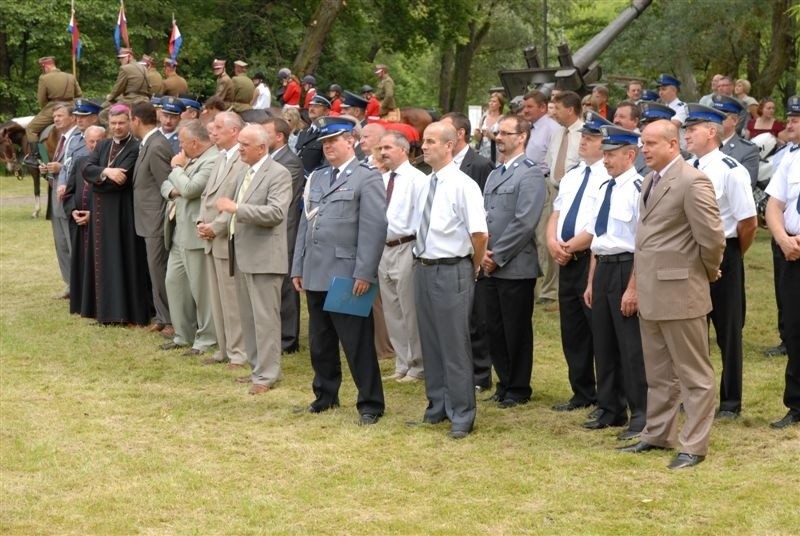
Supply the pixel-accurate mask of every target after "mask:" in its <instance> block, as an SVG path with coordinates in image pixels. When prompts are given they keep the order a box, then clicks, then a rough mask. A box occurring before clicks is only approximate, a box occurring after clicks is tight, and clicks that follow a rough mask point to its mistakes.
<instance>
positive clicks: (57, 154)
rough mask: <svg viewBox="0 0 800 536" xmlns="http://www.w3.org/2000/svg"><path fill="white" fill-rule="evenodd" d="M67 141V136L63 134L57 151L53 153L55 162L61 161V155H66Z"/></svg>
mask: <svg viewBox="0 0 800 536" xmlns="http://www.w3.org/2000/svg"><path fill="white" fill-rule="evenodd" d="M66 142H67V136H66V135H64V134H62V135H61V138H59V140H58V146H57V147H56V152H55V153H54V154H53V162H60V161H61V157H62V156H64V145H65V144H66Z"/></svg>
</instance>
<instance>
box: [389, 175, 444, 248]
mask: <svg viewBox="0 0 800 536" xmlns="http://www.w3.org/2000/svg"><path fill="white" fill-rule="evenodd" d="M394 173H395V178H394V187H393V188H392V198H391V200H390V201H389V205H388V206H387V207H386V219H387V220H388V222H389V226H388V227H387V229H386V241H387V242H388V241H390V240H398V239H400V238H405V237H407V236H411V235H415V234H417V228H418V226H419V220H420V218H421V217H422V208H423V207H417V199H418V198H419V195H420V192H421V191H422V190H423V189H424V190H426V196H427V187H426V184H427V180H428V179H427V177H426V176H425V174H424V173H423V172H421V171H420V170H418V169H417V168H415V167H414V166H412V165H411V162H409V161H408V160H406V161H405V162H403V163H402V164H401V165H400V166H398V168H397V169H396V170H394ZM390 174H391V173H384V174H383V185H384V186H388V184H389V176H390ZM437 177H438V175H437ZM438 194H439V188H438V186H437V188H436V195H438Z"/></svg>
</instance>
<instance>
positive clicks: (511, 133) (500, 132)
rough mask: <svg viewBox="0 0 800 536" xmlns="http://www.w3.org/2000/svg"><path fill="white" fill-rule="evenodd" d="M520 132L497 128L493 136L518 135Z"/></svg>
mask: <svg viewBox="0 0 800 536" xmlns="http://www.w3.org/2000/svg"><path fill="white" fill-rule="evenodd" d="M520 134H522V132H509V131H507V130H498V131H497V134H495V136H519V135H520Z"/></svg>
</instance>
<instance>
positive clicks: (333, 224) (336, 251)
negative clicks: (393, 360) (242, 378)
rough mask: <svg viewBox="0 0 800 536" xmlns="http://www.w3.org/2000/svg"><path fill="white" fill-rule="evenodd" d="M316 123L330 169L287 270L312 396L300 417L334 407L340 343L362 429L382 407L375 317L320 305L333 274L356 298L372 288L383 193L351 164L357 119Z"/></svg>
mask: <svg viewBox="0 0 800 536" xmlns="http://www.w3.org/2000/svg"><path fill="white" fill-rule="evenodd" d="M320 125H321V128H320V133H319V139H320V140H321V141H322V149H323V152H324V155H325V158H326V159H327V161H328V162H329V163H330V164H329V165H327V166H323V167H321V168H318V169H317V170H316V171H314V173H313V174H312V175H311V176H310V177H309V178H308V184H307V185H306V190H305V193H304V208H303V212H304V214H303V216H301V217H300V228H299V230H298V232H297V244H296V245H295V249H294V250H295V257H294V263H293V265H292V282H293V283H294V287H295V288H296V289H297V290H298V291H299V292H302V291H304V290H305V291H306V301H307V304H308V316H309V344H310V347H311V366H312V367H313V368H314V381H313V383H312V388H313V390H314V395H315V396H316V399H315V400H314V401H313V402H312V403H311V405H309V406H308V408H304V409H302V410H298V411H308V412H310V413H319V412H322V411H326V410H328V409H331V408H334V407H336V406H338V405H339V387H340V386H341V383H342V366H341V361H340V358H339V343H340V342H341V345H342V347H343V348H344V353H345V356H346V357H347V362H348V365H349V367H350V371H351V373H352V375H353V380H354V381H355V384H356V388H357V389H358V400H357V402H356V407H357V408H358V412H359V414H360V415H361V417H360V419H359V425H370V424H375V423H376V422H378V420H379V419H380V417H381V416H382V415H383V411H384V407H385V403H384V399H383V385H382V384H381V376H380V368H379V367H378V358H377V355H376V353H375V344H374V327H373V323H372V314H370V315H369V316H368V317H366V318H364V317H360V316H355V315H348V314H344V313H334V312H328V311H325V310H324V309H323V305H324V303H325V298H326V297H327V295H328V288H329V287H330V285H331V281H332V279H333V278H334V277H336V276H339V277H347V278H353V279H354V280H355V283H354V285H353V294H354V295H356V296H362V295H363V294H364V293H366V292H367V291H368V290H369V288H370V286H371V285H375V284H377V281H378V263H379V262H380V258H381V254H382V252H383V245H384V242H385V241H386V226H387V223H386V190H385V189H384V186H383V180H382V179H381V176H380V174H378V172H377V171H376V170H374V169H372V168H370V167H368V166H367V165H366V164H359V163H358V160H356V156H355V152H354V150H353V145H354V144H355V136H354V134H353V130H354V129H355V127H356V124H355V121H353V120H351V119H349V118H347V117H341V116H339V117H330V118H327V119H325V120H323V121H321V122H320Z"/></svg>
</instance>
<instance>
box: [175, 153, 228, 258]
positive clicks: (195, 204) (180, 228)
mask: <svg viewBox="0 0 800 536" xmlns="http://www.w3.org/2000/svg"><path fill="white" fill-rule="evenodd" d="M218 157H219V151H218V150H217V148H216V147H214V146H213V145H212V146H211V147H209V148H208V149H206V151H205V152H204V153H203V154H201V155H200V156H198V157H197V158H193V159H192V160H191V161H190V162H189V163H188V164H187V165H186V168H180V167H176V168H175V169H173V170H172V172H170V174H169V177H168V179H167V180H165V181H164V182H163V183H162V184H161V196H162V197H163V198H164V199H169V193H170V192H171V191H172V189H173V188H175V189H176V190H178V193H179V194H180V196H179V197H177V198H175V200H174V203H175V225H174V232H173V228H172V227H173V226H172V225H170V224H169V221H168V220H169V212H167V214H166V215H165V226H164V244H165V246H166V248H167V249H170V247H171V246H172V244H173V243H174V244H175V245H176V246H178V247H181V248H184V249H203V248H204V247H205V244H204V242H205V240H203V239H201V238H200V237H199V236H197V225H196V223H197V218H198V216H199V215H200V196H201V195H202V193H203V190H204V189H205V187H206V183H207V182H208V178H209V176H210V175H211V170H212V169H213V167H214V164H215V163H216V161H217V158H218Z"/></svg>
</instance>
